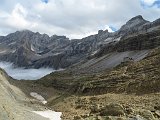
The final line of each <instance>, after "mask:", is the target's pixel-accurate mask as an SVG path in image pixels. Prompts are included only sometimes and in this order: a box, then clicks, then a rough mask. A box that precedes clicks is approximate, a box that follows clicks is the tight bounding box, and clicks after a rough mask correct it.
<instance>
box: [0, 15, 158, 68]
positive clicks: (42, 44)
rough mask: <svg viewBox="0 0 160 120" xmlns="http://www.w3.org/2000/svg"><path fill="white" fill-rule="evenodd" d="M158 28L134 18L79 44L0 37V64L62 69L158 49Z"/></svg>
mask: <svg viewBox="0 0 160 120" xmlns="http://www.w3.org/2000/svg"><path fill="white" fill-rule="evenodd" d="M159 27H160V20H159V19H157V20H155V21H153V22H149V21H146V20H144V19H143V17H142V16H136V17H134V18H132V19H130V20H129V21H128V22H127V23H126V24H124V25H123V26H122V27H121V28H120V29H119V30H118V31H116V32H114V33H109V32H108V30H105V31H103V30H99V31H98V34H95V35H91V36H88V37H86V38H83V39H79V40H78V39H75V40H69V39H68V38H66V37H65V36H57V35H53V36H51V37H49V36H48V35H46V34H39V33H34V32H31V31H28V30H25V31H17V32H15V33H12V34H9V35H7V36H2V37H0V43H1V44H0V60H4V61H10V62H13V63H15V65H17V66H23V67H34V68H39V67H48V66H51V67H53V68H55V69H58V68H66V67H68V66H70V65H72V64H74V63H78V62H80V61H82V60H86V59H88V58H93V57H95V56H96V57H97V56H98V57H99V56H103V55H104V54H107V53H110V52H115V51H118V52H124V51H133V50H144V49H145V50H146V49H152V48H155V47H156V46H158V45H159V31H160V28H159ZM19 58H22V60H21V61H20V60H19Z"/></svg>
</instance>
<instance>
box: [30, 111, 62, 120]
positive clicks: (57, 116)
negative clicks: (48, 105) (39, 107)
mask: <svg viewBox="0 0 160 120" xmlns="http://www.w3.org/2000/svg"><path fill="white" fill-rule="evenodd" d="M33 112H34V113H36V114H38V115H41V116H42V117H45V118H48V119H49V120H61V115H62V113H61V112H55V111H52V110H47V111H33Z"/></svg>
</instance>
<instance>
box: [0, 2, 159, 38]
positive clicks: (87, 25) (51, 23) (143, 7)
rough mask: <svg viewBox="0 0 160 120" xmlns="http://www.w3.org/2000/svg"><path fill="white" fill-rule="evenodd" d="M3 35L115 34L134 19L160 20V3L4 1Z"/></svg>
mask: <svg viewBox="0 0 160 120" xmlns="http://www.w3.org/2000/svg"><path fill="white" fill-rule="evenodd" d="M0 2H1V4H0V35H7V34H9V33H12V32H15V31H17V30H24V29H28V30H31V31H34V32H40V33H42V34H43V33H46V34H48V35H50V36H51V35H54V34H56V35H65V36H67V37H69V38H70V39H76V38H83V37H85V36H88V35H91V34H96V33H97V31H98V30H100V29H102V30H106V29H108V30H109V32H113V31H116V30H118V29H119V28H120V27H121V26H122V25H123V24H125V23H126V22H127V21H128V20H129V19H131V18H132V17H134V16H137V15H142V16H143V17H144V19H146V20H149V21H154V20H156V19H158V18H160V0H1V1H0Z"/></svg>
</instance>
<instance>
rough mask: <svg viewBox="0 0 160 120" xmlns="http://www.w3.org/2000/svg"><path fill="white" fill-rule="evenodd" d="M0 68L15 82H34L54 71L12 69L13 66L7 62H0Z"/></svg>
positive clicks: (50, 69) (49, 69)
mask: <svg viewBox="0 0 160 120" xmlns="http://www.w3.org/2000/svg"><path fill="white" fill-rule="evenodd" d="M0 68H3V69H4V70H5V71H6V72H7V74H8V75H9V76H11V77H12V78H14V79H17V80H21V79H23V80H36V79H39V78H41V77H44V76H45V75H47V74H50V73H51V72H54V71H55V70H53V69H52V68H39V69H24V68H14V67H13V64H12V63H9V62H0Z"/></svg>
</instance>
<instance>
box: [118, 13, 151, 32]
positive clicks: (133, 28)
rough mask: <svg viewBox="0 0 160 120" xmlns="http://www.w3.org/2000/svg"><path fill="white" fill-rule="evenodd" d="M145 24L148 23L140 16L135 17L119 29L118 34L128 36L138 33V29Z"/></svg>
mask: <svg viewBox="0 0 160 120" xmlns="http://www.w3.org/2000/svg"><path fill="white" fill-rule="evenodd" d="M146 23H149V21H147V20H145V19H144V18H143V17H142V16H141V15H138V16H135V17H133V18H131V19H130V20H129V21H128V22H126V24H124V25H123V26H122V27H121V28H120V30H119V34H122V35H124V34H125V35H128V34H132V33H135V32H138V28H139V27H141V26H142V25H144V24H146Z"/></svg>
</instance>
